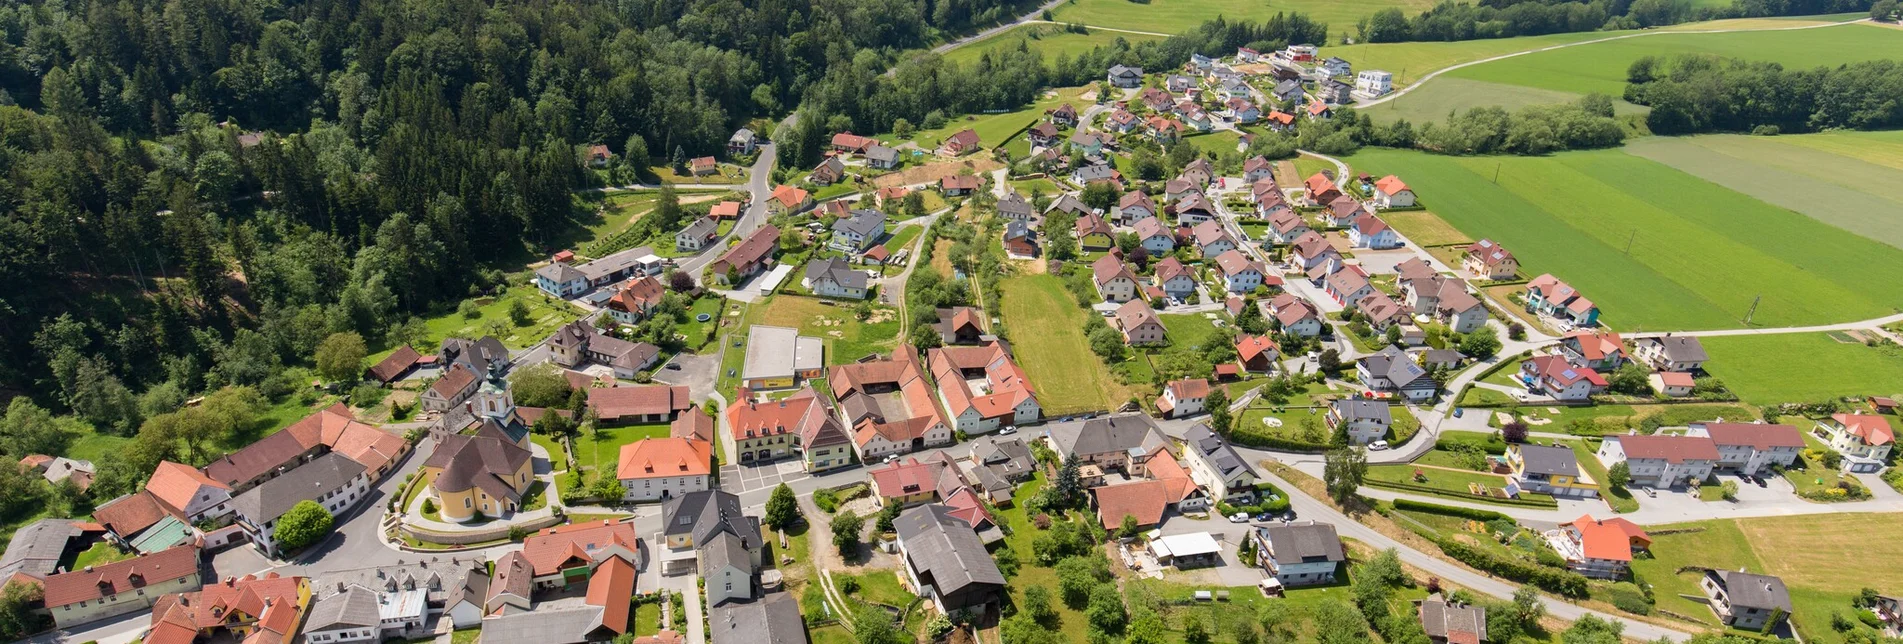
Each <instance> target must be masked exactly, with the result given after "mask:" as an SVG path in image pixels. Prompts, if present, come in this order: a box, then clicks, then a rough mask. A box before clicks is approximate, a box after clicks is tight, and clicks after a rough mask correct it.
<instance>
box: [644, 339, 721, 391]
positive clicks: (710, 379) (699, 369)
mask: <svg viewBox="0 0 1903 644" xmlns="http://www.w3.org/2000/svg"><path fill="white" fill-rule="evenodd" d="M668 364H670V365H680V368H679V369H668V368H666V367H662V368H660V369H655V370H654V381H655V382H661V383H666V384H670V385H679V386H685V387H687V393H688V395H690V396H692V397H693V398H694V400H707V398H708V397H709V396H712V395H713V394H714V393H715V392H714V382H715V381H717V380H719V379H720V353H719V352H718V351H716V352H714V353H704V354H703V353H687V352H685V351H683V352H681V353H678V354H675V356H674V359H673V360H669V361H668Z"/></svg>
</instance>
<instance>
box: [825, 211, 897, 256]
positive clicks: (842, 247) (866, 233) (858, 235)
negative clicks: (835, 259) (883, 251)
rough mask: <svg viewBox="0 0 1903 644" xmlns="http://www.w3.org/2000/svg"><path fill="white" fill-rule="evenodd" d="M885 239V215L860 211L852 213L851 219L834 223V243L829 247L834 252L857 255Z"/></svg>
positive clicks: (877, 212) (878, 212)
mask: <svg viewBox="0 0 1903 644" xmlns="http://www.w3.org/2000/svg"><path fill="white" fill-rule="evenodd" d="M884 238H885V213H884V212H880V211H877V210H872V209H869V208H868V209H859V210H854V211H852V216H851V217H849V218H845V219H840V220H838V221H835V222H833V238H832V242H831V243H829V244H827V245H828V246H830V247H831V248H832V249H833V250H837V251H843V252H848V253H856V252H864V251H865V249H867V248H871V247H872V246H874V245H876V244H878V243H879V240H881V239H884Z"/></svg>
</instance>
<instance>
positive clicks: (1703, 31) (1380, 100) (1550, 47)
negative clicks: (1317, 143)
mask: <svg viewBox="0 0 1903 644" xmlns="http://www.w3.org/2000/svg"><path fill="white" fill-rule="evenodd" d="M1859 22H1870V19H1869V18H1858V19H1856V20H1845V21H1843V22H1826V23H1822V24H1815V25H1798V26H1794V27H1764V28H1758V29H1751V28H1742V27H1741V28H1737V29H1685V30H1679V31H1665V30H1662V29H1655V30H1649V31H1641V32H1639V33H1635V34H1621V35H1618V36H1607V37H1605V38H1595V39H1592V40H1581V41H1579V42H1569V43H1561V44H1557V45H1547V46H1545V47H1535V48H1533V49H1527V50H1524V51H1516V52H1512V53H1507V54H1500V55H1498V56H1493V57H1489V58H1482V59H1480V60H1473V61H1468V62H1464V63H1459V64H1456V65H1449V66H1447V67H1442V68H1440V69H1436V70H1434V71H1433V72H1430V73H1428V74H1427V75H1426V76H1422V77H1421V79H1420V80H1418V81H1415V82H1413V83H1412V84H1409V85H1408V86H1407V87H1403V88H1401V89H1399V90H1396V91H1395V92H1394V93H1392V94H1389V95H1387V96H1383V97H1381V98H1377V99H1374V100H1372V101H1368V102H1366V103H1356V104H1355V105H1354V106H1353V107H1354V108H1355V109H1357V110H1359V109H1362V108H1368V107H1374V106H1376V105H1380V104H1382V103H1386V102H1389V101H1392V100H1394V99H1397V98H1400V97H1402V96H1405V95H1407V93H1408V92H1412V91H1414V90H1415V89H1416V88H1419V87H1420V86H1422V85H1426V84H1427V82H1428V81H1431V80H1434V79H1435V78H1436V77H1438V76H1440V75H1441V74H1445V73H1447V72H1451V71H1454V70H1456V69H1462V68H1466V67H1472V66H1474V65H1483V64H1486V63H1491V62H1495V61H1501V60H1506V59H1508V58H1514V57H1517V56H1525V55H1527V54H1537V53H1540V52H1547V51H1553V50H1556V49H1565V48H1567V47H1578V46H1580V45H1593V44H1598V43H1603V42H1612V41H1614V40H1625V39H1628V38H1639V37H1643V36H1658V35H1662V34H1728V33H1741V32H1748V31H1798V30H1802V29H1820V28H1823V27H1841V26H1844V25H1854V24H1857V23H1859Z"/></svg>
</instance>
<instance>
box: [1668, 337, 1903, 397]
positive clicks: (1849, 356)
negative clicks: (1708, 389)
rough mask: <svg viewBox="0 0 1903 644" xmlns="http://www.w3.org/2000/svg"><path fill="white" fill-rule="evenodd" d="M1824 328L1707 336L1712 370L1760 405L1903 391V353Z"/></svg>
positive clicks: (1733, 389)
mask: <svg viewBox="0 0 1903 644" xmlns="http://www.w3.org/2000/svg"><path fill="white" fill-rule="evenodd" d="M1832 335H1833V334H1823V333H1792V334H1779V335H1743V336H1722V337H1709V338H1703V339H1701V342H1702V343H1703V344H1704V346H1705V352H1706V353H1708V354H1710V356H1711V370H1712V374H1713V375H1715V376H1717V377H1718V378H1719V379H1721V380H1723V381H1724V382H1725V386H1727V387H1729V388H1731V390H1732V391H1734V392H1736V393H1737V394H1738V397H1739V398H1740V399H1742V400H1743V401H1744V402H1747V403H1751V404H1754V405H1765V404H1777V403H1786V402H1815V401H1819V400H1824V399H1828V398H1837V397H1839V396H1847V395H1874V396H1888V395H1892V394H1895V393H1896V392H1898V391H1903V356H1899V355H1898V354H1897V353H1896V350H1895V349H1877V348H1872V347H1866V346H1864V345H1862V344H1859V343H1854V342H1842V341H1839V340H1838V339H1836V338H1834V337H1832Z"/></svg>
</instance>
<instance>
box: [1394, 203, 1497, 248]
mask: <svg viewBox="0 0 1903 644" xmlns="http://www.w3.org/2000/svg"><path fill="white" fill-rule="evenodd" d="M1381 219H1382V220H1383V221H1386V222H1388V225H1390V226H1393V227H1394V229H1395V230H1398V231H1400V232H1401V234H1402V235H1406V236H1407V239H1408V241H1411V242H1414V243H1415V244H1419V245H1422V246H1436V245H1440V244H1460V243H1471V242H1473V241H1474V238H1473V237H1472V236H1469V235H1467V234H1466V233H1462V232H1460V231H1459V230H1458V229H1455V228H1454V227H1453V226H1451V225H1448V224H1447V220H1445V219H1441V218H1440V217H1438V216H1435V215H1434V213H1432V212H1429V211H1426V210H1402V211H1399V212H1396V211H1388V212H1384V213H1381Z"/></svg>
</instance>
